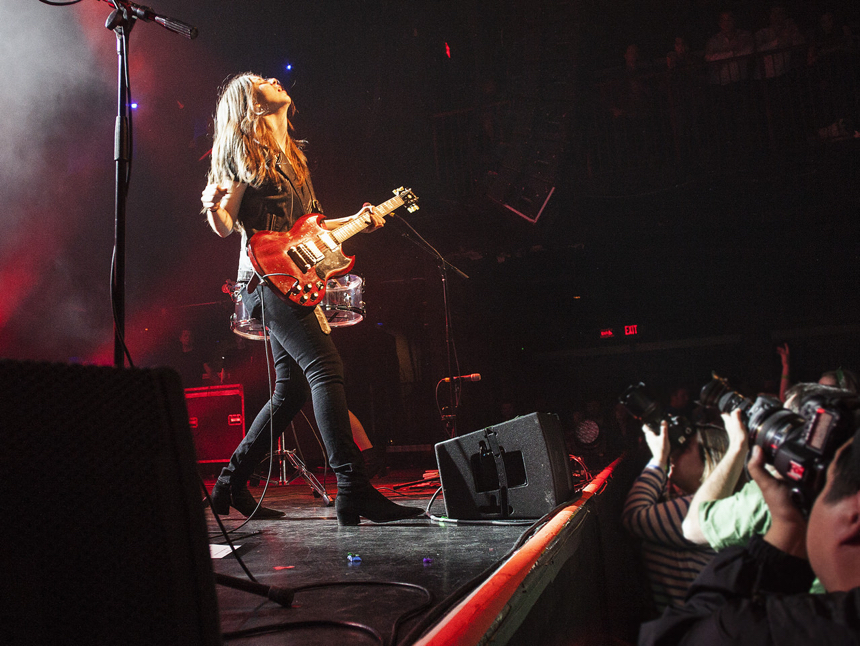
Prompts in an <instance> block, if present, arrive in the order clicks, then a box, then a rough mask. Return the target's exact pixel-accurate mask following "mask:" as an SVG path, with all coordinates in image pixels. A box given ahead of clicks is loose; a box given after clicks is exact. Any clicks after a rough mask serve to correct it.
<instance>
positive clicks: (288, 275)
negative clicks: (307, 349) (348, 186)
mask: <svg viewBox="0 0 860 646" xmlns="http://www.w3.org/2000/svg"><path fill="white" fill-rule="evenodd" d="M417 199H418V198H417V197H416V196H415V194H414V193H413V192H412V189H408V188H403V187H402V186H401V187H400V188H398V189H396V190H395V191H394V197H393V198H391V199H389V200H387V201H386V202H383V203H382V204H378V205H377V206H374V207H370V206H369V205H367V206H368V208H370V209H372V211H373V212H374V213H375V214H377V215H382V216H384V215H387V214H389V213H391V212H392V211H394V209H396V208H398V207H401V206H405V207H406V210H408V211H409V212H410V213H412V212H413V211H415V210H417V209H418V205H417V204H415V201H416V200H417ZM322 219H323V216H322V215H320V214H319V213H311V214H310V215H306V216H304V217H302V218H299V219H298V221H297V222H296V223H295V224H294V225H293V228H292V229H290V230H289V231H258V232H257V233H255V234H254V235H253V236H251V239H250V240H249V241H248V256H249V257H250V259H251V264H252V265H253V266H254V271H256V272H257V275H259V276H260V278H261V279H262V280H264V281H265V282H266V284H267V285H269V287H271V288H272V289H273V290H274V291H275V293H276V294H277V295H278V296H280V297H281V299H283V300H285V301H289V302H293V303H295V304H296V305H304V306H306V307H314V306H315V305H318V304H319V303H321V302H322V300H323V298H325V292H326V284H327V282H328V279H329V278H331V277H332V276H340V275H341V274H345V273H347V272H348V271H349V270H350V269H352V266H353V265H354V264H355V258H354V257H352V256H345V255H344V254H343V251H341V243H343V242H344V241H345V240H347V239H349V238H350V236H353V235H355V234H356V233H358V232H359V231H363V230H364V229H366V228H367V226H368V225H369V224H370V217H369V216H367V215H365V216H362V211H359V212H358V213H357V214H356V215H355V217H353V218H350V219H349V221H348V222H347V223H346V224H343V225H341V226H339V227H338V228H337V229H335V230H333V231H329V230H328V229H326V228H324V227H322V226H320V221H321V220H322Z"/></svg>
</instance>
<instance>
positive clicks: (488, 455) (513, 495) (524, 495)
mask: <svg viewBox="0 0 860 646" xmlns="http://www.w3.org/2000/svg"><path fill="white" fill-rule="evenodd" d="M436 462H437V464H438V466H439V477H440V479H441V480H442V490H443V493H444V495H445V509H446V512H447V514H448V517H449V518H458V519H471V520H481V519H499V518H540V517H541V516H543V515H544V514H545V513H547V512H548V511H550V510H552V509H553V508H554V507H556V506H558V505H560V504H561V503H563V502H564V501H565V500H567V499H568V497H569V496H570V492H571V488H572V484H571V472H570V465H569V461H568V456H567V451H566V450H565V446H564V435H563V433H562V429H561V423H560V422H559V419H558V417H556V416H555V415H550V414H547V413H532V414H531V415H525V416H523V417H517V418H516V419H512V420H510V421H508V422H504V423H502V424H499V425H497V426H491V427H489V428H486V429H484V430H482V431H475V432H474V433H469V434H468V435H463V436H461V437H455V438H454V439H451V440H446V441H445V442H440V443H439V444H437V445H436Z"/></svg>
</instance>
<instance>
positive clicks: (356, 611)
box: [205, 469, 529, 646]
mask: <svg viewBox="0 0 860 646" xmlns="http://www.w3.org/2000/svg"><path fill="white" fill-rule="evenodd" d="M316 475H317V477H318V478H320V479H322V475H321V474H319V473H317V474H316ZM423 475H424V472H423V471H421V470H418V469H415V470H400V471H392V472H389V473H388V474H387V475H386V477H384V478H376V479H374V480H373V484H374V486H376V488H377V489H379V490H380V491H382V492H383V493H384V494H385V495H387V496H388V497H389V498H392V499H394V500H396V501H397V502H400V503H402V504H407V505H412V506H418V507H422V508H425V509H426V508H427V506H428V503H430V501H431V497H432V496H433V494H434V493H435V491H436V489H437V488H438V479H437V480H435V484H432V483H431V484H430V485H426V484H424V482H425V481H424V478H423ZM405 483H417V485H416V486H411V487H405V486H403V485H404V484H405ZM206 484H207V486H208V488H209V489H210V490H211V486H212V484H213V481H212V479H209V480H208V481H207V482H206ZM326 485H327V486H326V489H327V491H329V492H331V493H332V494H333V493H334V491H335V485H334V481H333V478H332V477H331V474H329V482H327V483H326ZM262 490H263V488H262V486H257V487H251V491H252V493H253V494H254V496H255V497H256V498H259V496H260V494H261V492H262ZM264 504H265V505H266V506H268V507H272V508H275V509H279V510H282V511H285V512H286V516H285V517H283V518H279V519H274V520H252V521H250V522H248V523H247V524H245V525H244V526H242V527H240V525H241V523H242V522H243V521H244V520H245V519H244V517H242V516H241V515H240V514H239V513H238V512H236V511H235V510H232V509H231V512H232V513H231V515H230V516H227V517H222V522H223V524H224V525H225V527H226V528H227V529H228V530H235V531H234V532H233V533H231V538H232V541H233V542H234V544H235V545H236V546H237V553H238V556H239V557H240V558H241V559H242V560H243V561H244V563H245V565H246V567H247V568H248V569H249V570H250V572H251V573H252V574H253V575H254V577H255V578H256V579H257V580H258V581H259V582H260V583H262V584H265V585H267V586H278V587H286V588H294V589H295V588H302V587H304V586H319V585H320V584H325V585H324V586H323V587H317V588H315V589H307V590H298V591H297V592H296V593H295V597H294V600H293V603H292V607H291V608H284V607H282V606H280V605H278V604H277V603H275V602H272V601H268V600H266V599H263V598H261V597H258V596H255V595H252V594H249V593H247V592H244V591H240V590H236V589H233V588H231V587H225V586H224V585H220V584H219V585H217V586H216V587H217V594H218V604H219V612H220V616H221V627H222V631H223V633H224V635H225V642H227V643H231V644H252V643H253V644H276V643H277V644H302V645H303V646H315V645H317V644H319V645H320V646H323V645H325V646H331V645H332V644H337V643H341V644H359V645H360V644H380V643H384V644H394V643H396V644H400V643H406V642H404V641H403V640H404V638H406V637H407V636H409V633H410V630H412V629H413V628H414V627H415V626H416V625H418V623H419V622H421V621H422V619H425V618H426V617H427V616H428V613H432V612H434V610H436V611H438V610H439V609H440V608H441V607H443V606H444V605H445V601H446V598H449V595H454V593H456V592H457V591H458V590H460V589H461V588H462V587H463V586H464V585H466V584H467V583H469V582H470V581H472V580H473V579H475V578H476V577H477V578H480V580H483V579H484V578H485V577H486V576H487V574H488V573H489V571H491V570H492V569H494V566H495V564H497V563H499V562H500V561H501V560H502V559H503V558H504V557H506V556H507V555H508V553H509V552H510V551H511V550H512V549H513V548H514V547H515V545H516V544H517V542H518V541H519V540H520V538H521V536H522V535H523V534H524V532H527V531H528V530H529V524H528V521H526V522H523V523H522V524H520V525H497V524H496V525H493V524H471V523H470V524H462V523H457V524H455V523H452V522H438V521H434V520H431V519H430V518H429V517H421V518H417V519H411V520H403V521H398V522H394V523H388V524H375V523H371V522H369V521H367V520H364V519H363V520H362V522H361V524H360V525H359V526H357V527H341V526H339V525H338V524H337V519H336V517H335V510H334V506H333V505H332V506H326V505H325V504H324V503H323V501H322V499H321V498H320V497H317V496H315V495H314V493H313V490H312V489H311V487H310V486H309V485H308V484H306V483H305V481H304V480H302V479H298V480H296V481H295V482H293V483H292V484H289V485H278V484H274V483H272V484H270V486H269V488H268V491H267V493H266V496H265V503H264ZM429 511H430V513H431V514H432V515H434V516H444V514H445V504H444V501H443V500H442V499H441V496H439V497H437V498H436V499H435V500H433V502H432V505H431V507H430V510H429ZM205 515H206V520H207V524H208V528H209V532H210V539H209V542H210V545H213V546H221V545H224V544H226V541H225V540H224V537H223V536H222V535H221V533H220V530H219V527H218V524H217V522H216V520H215V517H214V516H213V514H212V512H211V510H209V509H207V510H206V512H205ZM213 549H216V550H217V549H218V548H217V547H215V548H213ZM350 554H352V555H357V556H358V557H360V561H357V560H355V559H353V560H350ZM213 568H214V570H215V572H216V573H218V574H225V575H230V576H233V577H240V578H246V575H245V574H244V572H243V570H242V568H241V565H240V564H239V562H238V561H237V559H236V556H234V555H233V554H230V553H228V554H227V555H225V556H223V557H221V558H214V559H213ZM456 596H457V597H459V596H460V595H459V594H457V595H456ZM413 611H414V613H413ZM395 626H397V635H396V640H393V639H392V635H393V630H394V629H395ZM267 627H269V628H267ZM246 631H247V632H246ZM371 631H376V633H377V634H378V636H375V635H374V634H373V633H372V632H371ZM415 637H417V635H412V636H411V637H410V639H409V641H410V642H411V641H412V640H413V639H414V638H415ZM228 638H229V640H228Z"/></svg>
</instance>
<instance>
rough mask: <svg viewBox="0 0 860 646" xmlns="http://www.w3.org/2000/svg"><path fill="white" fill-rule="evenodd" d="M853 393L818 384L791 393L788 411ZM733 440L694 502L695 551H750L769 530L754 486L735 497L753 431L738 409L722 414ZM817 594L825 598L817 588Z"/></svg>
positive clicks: (689, 525) (687, 526)
mask: <svg viewBox="0 0 860 646" xmlns="http://www.w3.org/2000/svg"><path fill="white" fill-rule="evenodd" d="M849 394H850V393H848V392H846V391H843V390H839V389H837V388H832V387H829V386H821V385H819V384H815V383H800V384H796V385H794V386H792V387H791V388H790V389H789V390H788V391H787V392H786V403H785V407H786V408H787V409H788V410H790V411H792V412H795V413H799V412H800V411H799V407H800V403H801V402H803V401H805V400H806V399H808V398H809V397H813V396H825V397H839V396H844V395H849ZM722 417H723V421H724V423H725V427H726V431H727V433H728V437H729V448H728V450H727V451H726V453H725V456H724V457H723V459H722V460H721V461H720V463H719V464H718V465H717V466H716V468H715V469H714V470H713V471H712V472H711V474H710V475H709V476H708V477H707V478H706V479H705V481H704V482H703V483H702V486H701V487H700V488H699V490H698V491H697V492H696V494H695V495H694V496H693V498H692V500H691V502H690V510H689V512H688V513H687V516H686V518H685V519H684V522H683V532H684V537H685V538H686V539H687V540H689V541H690V542H692V543H695V544H696V545H709V546H710V547H711V548H712V549H714V550H717V551H719V550H721V549H724V548H726V547H735V546H743V545H746V544H747V542H748V541H749V539H750V538H752V537H753V536H755V535H757V534H759V535H763V534H765V533H766V532H767V531H768V529H769V528H770V524H771V516H770V511H769V510H768V508H767V505H766V504H765V501H764V498H763V497H762V492H761V490H760V489H759V486H758V484H757V483H756V482H755V481H750V482H747V483H746V484H745V485H744V486H743V487H742V488H741V489H740V490H739V491H737V492H736V493H733V492H734V490H735V488H736V486H737V483H738V480H739V478H740V475H741V473H742V472H743V468H744V462H745V461H746V459H747V453H748V448H747V447H748V445H749V444H748V437H749V434H748V431H747V429H746V427H745V426H744V424H743V423H742V422H741V411H740V409H739V408H735V409H734V410H733V411H731V413H724V414H723V416H722ZM814 591H817V592H820V591H822V589H821V588H820V587H818V586H816V588H815V589H814Z"/></svg>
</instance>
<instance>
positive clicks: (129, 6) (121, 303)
mask: <svg viewBox="0 0 860 646" xmlns="http://www.w3.org/2000/svg"><path fill="white" fill-rule="evenodd" d="M104 1H105V2H108V3H109V4H111V5H113V7H114V10H113V11H112V12H111V14H110V16H108V19H107V20H106V21H105V27H106V28H107V29H110V30H112V31H113V32H114V33H115V34H116V53H117V57H118V66H119V72H118V77H119V78H118V81H117V116H116V124H115V126H114V162H115V163H116V177H115V191H114V253H113V258H112V260H111V309H112V311H113V325H114V350H113V360H114V367H116V368H124V367H125V358H126V357H128V360H129V364H131V363H132V361H131V356H130V355H129V352H128V347H126V345H125V223H126V204H127V201H128V185H129V179H130V173H131V160H132V136H131V133H132V128H131V105H130V103H131V89H130V75H129V64H128V54H129V36H130V35H131V30H132V29H133V28H134V24H135V22H136V21H137V20H138V19H140V20H144V21H146V22H156V23H158V24H160V25H161V26H162V27H164V28H165V29H168V30H169V31H172V32H174V33H177V34H180V35H182V36H185V37H186V38H188V39H191V38H195V37H196V36H197V29H195V28H194V27H191V26H190V25H187V24H185V23H183V22H180V21H178V20H174V19H172V18H168V17H166V16H161V15H159V14H157V13H155V12H154V11H153V10H152V9H150V8H149V7H144V6H142V5H137V4H134V3H133V2H125V1H124V0H104Z"/></svg>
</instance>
